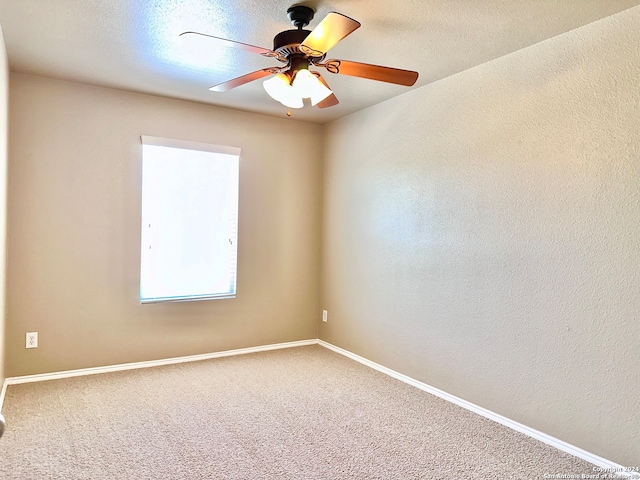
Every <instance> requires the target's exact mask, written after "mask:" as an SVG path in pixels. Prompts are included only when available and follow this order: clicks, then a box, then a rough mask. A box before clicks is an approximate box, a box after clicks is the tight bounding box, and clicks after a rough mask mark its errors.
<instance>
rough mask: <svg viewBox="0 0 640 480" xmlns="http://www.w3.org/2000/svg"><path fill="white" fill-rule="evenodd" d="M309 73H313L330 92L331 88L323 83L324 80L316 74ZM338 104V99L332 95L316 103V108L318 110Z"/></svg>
mask: <svg viewBox="0 0 640 480" xmlns="http://www.w3.org/2000/svg"><path fill="white" fill-rule="evenodd" d="M311 73H313V74H314V75H315V76H316V77H318V80H320V81H321V82H322V84H323V85H324V86H325V87H327V88H328V89H329V90H331V88H330V87H329V84H328V83H327V82H326V81H325V79H324V78H322V75H320V74H319V73H318V72H311ZM338 103H340V102H338V98H337V97H336V96H335V95H334V94H333V93H332V94H331V95H329V96H328V97H327V98H325V99H324V100H322V101H321V102H318V104H317V105H316V107H318V108H327V107H333V106H335V105H337V104H338Z"/></svg>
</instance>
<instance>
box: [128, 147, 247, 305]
mask: <svg viewBox="0 0 640 480" xmlns="http://www.w3.org/2000/svg"><path fill="white" fill-rule="evenodd" d="M141 138H142V235H141V255H140V260H141V261H140V263H141V266H140V302H141V303H153V302H164V301H180V300H182V301H184V300H200V299H212V298H234V297H235V293H236V263H237V262H236V261H237V251H238V247H237V237H238V164H239V156H240V149H239V148H235V147H224V146H218V145H207V144H202V143H194V142H183V141H178V140H169V139H164V138H157V137H148V136H142V137H141Z"/></svg>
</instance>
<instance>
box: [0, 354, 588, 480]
mask: <svg viewBox="0 0 640 480" xmlns="http://www.w3.org/2000/svg"><path fill="white" fill-rule="evenodd" d="M3 413H4V414H5V416H6V418H7V424H8V428H7V431H6V433H5V436H4V437H3V438H2V440H0V478H1V479H11V480H18V479H20V480H22V479H34V480H46V479H65V480H81V479H87V480H89V479H91V480H97V479H109V480H120V479H123V480H124V479H126V480H142V479H179V480H182V479H184V480H198V479H403V480H404V479H416V478H423V479H517V478H522V479H542V478H545V477H544V475H545V474H546V475H557V474H578V475H579V474H582V473H586V474H593V470H592V467H593V466H592V465H591V464H589V463H587V462H584V461H582V460H579V459H577V458H575V457H572V456H571V455H568V454H565V453H563V452H561V451H559V450H556V449H554V448H552V447H550V446H548V445H545V444H543V443H541V442H538V441H536V440H533V439H531V438H529V437H526V436H525V435H522V434H520V433H518V432H515V431H512V430H510V429H508V428H506V427H504V426H502V425H499V424H497V423H495V422H492V421H491V420H488V419H486V418H484V417H481V416H478V415H476V414H473V413H471V412H469V411H467V410H464V409H462V408H460V407H457V406H455V405H452V404H450V403H448V402H446V401H444V400H442V399H440V398H437V397H434V396H432V395H429V394H427V393H425V392H423V391H421V390H418V389H416V388H413V387H411V386H408V385H406V384H404V383H402V382H399V381H397V380H395V379H392V378H390V377H387V376H386V375H384V374H382V373H379V372H377V371H375V370H372V369H370V368H368V367H366V366H364V365H361V364H359V363H357V362H355V361H353V360H350V359H348V358H345V357H343V356H341V355H339V354H336V353H334V352H331V351H329V350H327V349H324V348H322V347H320V346H309V347H300V348H290V349H284V350H276V351H270V352H264V353H257V354H251V355H241V356H236V357H225V358H219V359H215V360H207V361H201V362H193V363H183V364H179V365H172V366H166V367H156V368H146V369H141V370H131V371H124V372H117V373H108V374H100V375H92V376H85V377H76V378H69V379H64V380H53V381H46V382H39V383H30V384H23V385H12V386H9V387H8V390H7V395H6V399H5V405H4V409H3ZM546 478H549V477H546Z"/></svg>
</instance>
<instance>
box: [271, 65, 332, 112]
mask: <svg viewBox="0 0 640 480" xmlns="http://www.w3.org/2000/svg"><path fill="white" fill-rule="evenodd" d="M262 86H263V87H264V89H265V91H266V92H267V93H268V94H269V96H270V97H271V98H273V99H274V100H277V101H278V102H280V103H282V104H283V105H284V106H285V107H289V108H302V107H303V106H304V102H303V101H302V99H303V98H310V99H311V104H312V105H316V104H318V103H319V102H321V101H322V100H324V99H325V98H327V97H328V96H329V95H331V94H332V93H333V92H331V90H329V89H328V88H327V87H325V86H324V85H323V84H322V83H321V82H320V80H318V78H317V77H316V76H315V75H313V74H312V73H311V72H310V71H309V70H307V69H301V70H299V71H298V72H297V73H296V76H295V78H294V80H293V84H290V83H289V77H288V76H287V75H285V74H283V73H279V74H278V75H274V76H273V77H271V78H270V79H268V80H265V81H264V82H263V83H262Z"/></svg>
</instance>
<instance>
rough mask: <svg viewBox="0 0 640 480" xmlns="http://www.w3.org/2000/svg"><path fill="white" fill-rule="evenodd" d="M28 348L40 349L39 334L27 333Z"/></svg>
mask: <svg viewBox="0 0 640 480" xmlns="http://www.w3.org/2000/svg"><path fill="white" fill-rule="evenodd" d="M26 346H27V348H38V332H27V345H26Z"/></svg>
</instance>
